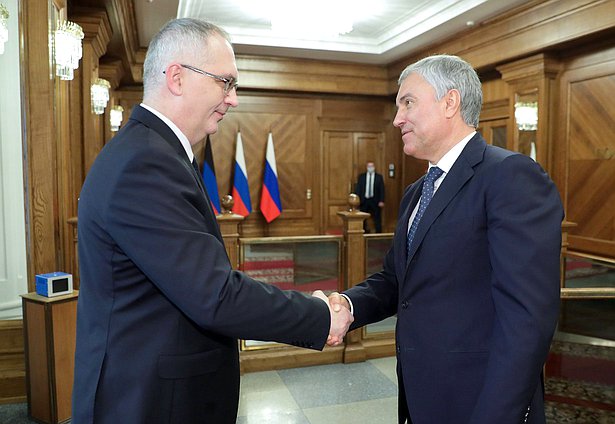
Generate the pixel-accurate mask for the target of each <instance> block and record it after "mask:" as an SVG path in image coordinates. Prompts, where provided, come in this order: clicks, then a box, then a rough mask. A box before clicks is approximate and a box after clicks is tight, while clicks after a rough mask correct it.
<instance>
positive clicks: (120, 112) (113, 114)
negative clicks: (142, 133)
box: [109, 105, 124, 132]
mask: <svg viewBox="0 0 615 424" xmlns="http://www.w3.org/2000/svg"><path fill="white" fill-rule="evenodd" d="M123 118H124V108H123V107H122V106H120V105H115V106H113V107H112V108H111V110H110V111H109V122H110V123H111V131H113V132H115V131H118V130H119V129H120V125H122V119H123Z"/></svg>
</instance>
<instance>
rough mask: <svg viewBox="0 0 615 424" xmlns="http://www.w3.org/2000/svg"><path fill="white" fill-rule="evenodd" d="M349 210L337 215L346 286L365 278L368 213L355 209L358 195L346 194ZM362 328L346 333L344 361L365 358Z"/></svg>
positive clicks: (357, 204) (359, 360)
mask: <svg viewBox="0 0 615 424" xmlns="http://www.w3.org/2000/svg"><path fill="white" fill-rule="evenodd" d="M348 204H349V205H350V208H349V210H347V211H340V212H338V213H337V215H338V216H339V217H340V218H342V221H343V222H344V233H343V234H344V248H343V264H344V265H343V266H344V268H343V269H344V270H345V272H344V275H345V278H344V280H345V285H346V288H350V287H352V286H354V285H355V284H358V283H360V282H361V281H363V280H364V279H365V240H364V238H363V233H364V230H363V222H364V221H365V220H366V219H367V218H368V217H369V214H368V213H365V212H361V211H359V210H358V209H357V206H359V196H357V195H356V194H350V196H348ZM362 334H363V332H362V330H361V329H357V330H354V331H351V332H349V333H348V334H347V335H346V347H345V349H344V362H345V363H351V362H362V361H365V359H366V354H365V347H364V346H363V342H362Z"/></svg>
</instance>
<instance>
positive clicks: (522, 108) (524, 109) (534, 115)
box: [515, 102, 538, 131]
mask: <svg viewBox="0 0 615 424" xmlns="http://www.w3.org/2000/svg"><path fill="white" fill-rule="evenodd" d="M515 121H516V122H517V128H518V129H519V131H536V130H537V129H538V102H518V103H515Z"/></svg>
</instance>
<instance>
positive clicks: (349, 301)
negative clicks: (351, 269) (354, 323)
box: [340, 293, 354, 316]
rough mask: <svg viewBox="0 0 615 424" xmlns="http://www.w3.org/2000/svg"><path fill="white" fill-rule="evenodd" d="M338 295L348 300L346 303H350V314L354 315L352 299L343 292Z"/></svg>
mask: <svg viewBox="0 0 615 424" xmlns="http://www.w3.org/2000/svg"><path fill="white" fill-rule="evenodd" d="M340 296H344V299H346V300H347V301H348V304H349V305H350V315H352V316H354V306H353V305H352V300H350V298H349V297H348V296H346V295H345V294H344V293H340Z"/></svg>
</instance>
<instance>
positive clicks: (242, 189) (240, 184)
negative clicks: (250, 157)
mask: <svg viewBox="0 0 615 424" xmlns="http://www.w3.org/2000/svg"><path fill="white" fill-rule="evenodd" d="M233 200H234V201H235V204H234V205H233V213H236V214H237V215H241V216H248V215H249V214H250V212H252V202H251V201H250V186H249V185H248V171H247V169H246V159H245V157H244V155H243V142H242V141H241V133H240V132H238V133H237V147H236V148H235V179H234V181H233Z"/></svg>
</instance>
